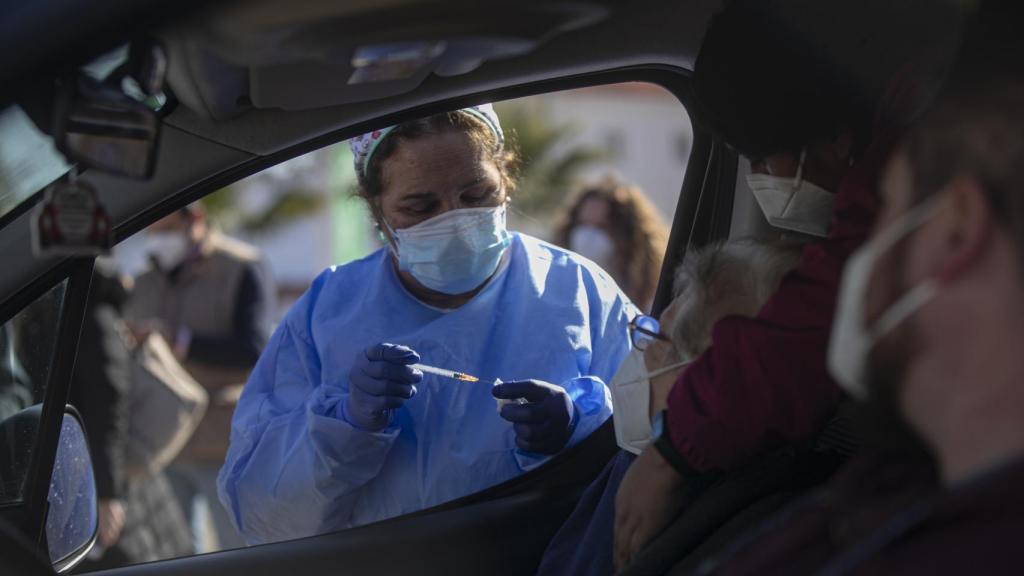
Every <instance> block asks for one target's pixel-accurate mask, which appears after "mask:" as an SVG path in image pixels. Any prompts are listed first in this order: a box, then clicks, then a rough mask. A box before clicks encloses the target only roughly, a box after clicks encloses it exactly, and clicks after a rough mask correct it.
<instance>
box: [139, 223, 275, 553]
mask: <svg viewBox="0 0 1024 576" xmlns="http://www.w3.org/2000/svg"><path fill="white" fill-rule="evenodd" d="M145 242H146V247H147V251H148V253H149V256H150V261H151V267H150V269H149V270H147V271H146V272H144V273H142V274H141V275H140V276H139V277H138V278H136V280H135V290H134V293H133V296H132V298H131V300H130V301H129V304H128V308H127V311H126V318H127V320H128V322H129V326H130V327H131V328H132V331H133V332H135V334H136V336H137V339H138V341H140V342H142V341H144V340H145V336H146V335H147V334H148V333H149V332H153V331H157V332H160V333H161V334H162V335H163V336H164V338H165V339H166V340H167V341H168V342H170V343H171V344H172V345H173V349H174V353H175V355H176V356H178V358H179V359H180V360H181V361H182V365H183V366H184V367H185V369H187V370H188V372H189V373H190V374H191V375H192V377H193V378H195V379H196V381H197V382H199V384H201V385H202V386H203V387H204V388H206V391H207V393H208V394H209V397H210V405H209V407H208V409H207V411H206V415H205V416H204V417H203V419H202V421H201V422H200V424H199V426H198V427H197V428H196V431H195V433H194V434H193V436H192V439H191V440H190V441H189V443H188V444H187V445H186V446H185V448H184V449H183V450H182V452H181V455H180V456H178V458H177V460H175V462H174V463H172V464H171V465H170V466H169V467H168V468H167V475H168V477H169V478H171V481H172V484H173V485H174V487H175V491H176V492H177V494H178V496H179V498H180V500H181V503H182V506H183V507H184V508H185V511H186V514H187V516H188V519H189V523H190V525H191V526H192V530H193V536H194V538H195V541H196V542H195V544H196V551H197V552H209V551H214V550H220V549H226V548H236V547H240V546H244V545H245V543H244V541H243V540H242V539H241V538H240V536H239V535H238V532H237V531H236V530H235V528H234V527H233V526H232V524H231V520H230V519H229V517H228V516H227V514H226V511H225V510H224V509H223V508H222V507H221V506H220V505H219V504H218V498H217V488H216V478H217V473H218V471H219V470H220V467H221V465H222V464H223V463H224V457H225V455H226V454H227V449H228V437H229V434H230V430H231V416H232V413H233V412H234V409H235V404H236V403H237V401H238V397H239V395H240V394H241V390H242V387H243V385H244V384H245V381H246V379H247V378H248V375H249V372H250V370H251V369H252V367H253V365H254V364H255V363H256V360H257V359H258V358H259V355H260V351H261V350H262V349H263V346H264V344H265V343H266V341H267V337H268V333H269V316H268V315H269V313H270V302H271V298H272V296H271V293H270V291H271V289H272V288H271V287H270V286H269V285H268V282H267V275H266V269H265V267H264V263H263V261H262V258H261V256H260V254H259V252H258V251H257V250H256V249H255V248H253V247H251V246H249V245H246V244H243V243H241V242H239V241H237V240H234V239H232V238H228V237H227V236H225V235H224V234H222V233H220V232H218V231H216V230H214V229H212V227H211V226H210V225H209V223H208V222H207V221H206V216H205V213H204V212H203V209H202V208H201V207H200V206H198V205H192V206H189V207H186V208H182V209H180V210H178V211H176V212H174V213H173V214H171V215H170V216H167V217H166V218H164V219H162V220H160V221H159V222H157V223H155V224H153V225H152V226H150V227H149V228H148V229H147V230H146V232H145ZM211 523H212V532H213V533H212V534H211V533H210V532H211V530H210V528H211Z"/></svg>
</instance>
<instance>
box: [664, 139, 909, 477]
mask: <svg viewBox="0 0 1024 576" xmlns="http://www.w3.org/2000/svg"><path fill="white" fill-rule="evenodd" d="M891 141H892V139H891V138H887V139H886V142H885V143H883V144H876V145H874V146H872V147H871V148H870V149H869V150H868V152H867V153H866V154H865V156H864V158H862V159H861V161H860V162H858V163H857V164H856V165H855V166H854V167H853V168H851V170H850V172H849V173H848V174H847V176H846V178H845V179H844V181H843V182H842V184H841V185H840V187H839V189H838V190H837V191H836V197H835V202H834V207H833V220H832V229H831V234H830V235H829V237H828V238H826V239H825V240H823V241H821V242H818V243H815V244H811V245H809V246H806V247H805V248H804V250H803V254H802V257H801V260H800V264H799V266H798V267H797V268H796V269H795V270H794V271H792V272H791V273H789V274H788V275H787V276H786V277H785V278H784V279H783V280H782V284H781V285H780V287H779V289H778V291H777V292H776V293H775V295H774V296H773V297H772V298H771V299H770V300H769V301H768V303H767V304H766V305H765V306H764V308H762V309H761V312H760V313H759V314H758V315H757V316H756V317H755V318H745V317H736V316H734V317H728V318H724V319H722V320H720V321H719V322H718V323H717V324H715V326H714V328H713V330H712V334H711V348H709V349H708V350H707V351H706V352H705V353H704V354H703V355H701V356H700V357H699V358H698V359H697V361H695V362H694V363H693V364H691V365H690V366H689V367H688V368H687V369H686V370H685V371H684V372H683V373H682V374H681V375H680V377H679V380H677V381H676V383H675V385H674V386H673V388H672V391H671V392H670V394H669V397H668V428H669V432H670V434H671V438H672V443H673V445H674V446H675V447H676V450H677V451H678V452H679V454H680V455H682V456H683V458H684V459H685V460H686V462H687V463H688V464H689V465H690V467H691V468H693V470H694V471H696V472H707V471H711V470H729V469H732V468H734V467H736V466H739V465H742V464H744V463H745V462H747V461H748V459H749V458H750V457H751V456H753V455H756V454H759V453H762V452H763V451H765V450H768V449H771V448H773V447H776V446H779V445H781V444H784V443H787V442H793V441H800V440H806V439H808V438H809V437H812V436H813V434H814V433H815V432H816V431H817V430H819V429H820V427H821V426H822V425H823V424H824V423H825V421H826V420H827V418H828V417H829V415H830V414H831V413H832V412H833V410H834V409H835V405H836V402H837V401H838V399H839V389H838V388H837V386H836V384H835V383H834V382H833V380H832V378H831V377H830V376H829V374H828V371H827V369H826V366H825V358H826V351H827V349H828V339H829V332H830V327H831V323H832V315H833V312H834V310H835V305H836V293H837V291H838V288H839V279H840V275H841V273H842V270H843V264H844V263H845V262H846V259H847V257H848V256H849V255H850V253H851V252H852V251H853V250H855V249H856V248H857V247H858V246H859V245H860V244H861V243H862V242H863V241H864V240H865V238H866V237H867V235H868V233H869V232H870V229H871V225H872V223H873V220H874V215H875V212H876V210H877V204H878V196H877V192H876V185H877V180H878V176H879V172H880V170H881V169H882V167H883V166H884V162H885V159H886V158H887V156H888V152H889V150H890V149H891V146H890V145H889V144H888V142H891Z"/></svg>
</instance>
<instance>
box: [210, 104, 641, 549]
mask: <svg viewBox="0 0 1024 576" xmlns="http://www.w3.org/2000/svg"><path fill="white" fill-rule="evenodd" d="M351 146H352V150H353V156H354V160H355V166H356V172H357V176H358V179H359V193H360V195H361V196H362V197H363V198H364V199H365V200H366V202H367V205H368V207H369V209H370V212H371V214H372V216H373V218H374V221H375V223H376V224H377V225H378V227H379V230H380V233H381V236H382V238H383V240H384V242H385V247H384V248H382V249H380V250H378V251H376V252H374V253H372V254H371V255H369V256H367V257H366V258H363V259H361V260H357V261H355V262H351V263H349V264H345V265H343V266H337V267H334V268H331V269H329V270H327V271H325V272H324V273H323V274H321V275H320V276H319V277H318V278H317V279H316V280H315V281H314V282H313V284H312V286H311V287H310V289H309V291H308V292H307V293H306V294H305V295H303V296H302V297H301V298H300V299H299V301H298V302H297V303H296V304H295V306H294V307H293V308H292V309H291V310H290V311H289V312H288V314H287V315H286V317H285V319H284V321H283V322H282V323H281V325H280V327H279V328H278V330H277V331H276V333H275V334H274V335H273V337H272V338H271V341H270V343H269V345H268V347H267V349H266V351H265V352H264V354H263V356H262V357H261V358H260V361H259V364H258V365H257V367H256V370H255V371H254V373H253V376H252V378H251V379H250V380H249V383H248V384H247V386H246V389H245V391H244V392H243V394H242V398H241V400H240V402H239V405H238V410H237V411H236V413H235V418H234V422H233V427H232V437H231V450H230V452H229V454H228V459H227V462H226V463H225V465H224V468H223V470H222V472H221V476H220V479H219V485H220V493H221V498H222V501H223V503H224V504H225V506H227V507H228V509H229V510H230V511H231V514H232V516H233V518H234V520H235V522H236V523H237V525H238V527H239V529H240V530H241V531H242V533H243V534H244V535H245V536H246V538H247V539H248V540H249V542H251V543H258V542H270V541H276V540H282V539H288V538H298V537H303V536H309V535H312V534H319V533H324V532H330V531H334V530H340V529H344V528H348V527H350V526H356V525H361V524H366V523H369V522H374V521H377V520H381V519H384V518H388V517H393V516H398V515H401V514H406V513H409V512H414V511H417V510H420V509H423V508H427V507H430V506H434V505H437V504H441V503H443V502H446V501H450V500H453V499H455V498H459V497H461V496H465V495H467V494H471V493H474V492H477V491H479V490H482V489H484V488H487V487H489V486H493V485H495V484H498V483H501V482H503V481H506V480H509V479H512V478H514V477H515V476H517V475H519V474H522V473H523V472H525V471H527V470H530V469H532V468H535V467H536V466H538V465H540V464H542V463H543V462H545V461H546V459H547V458H549V457H550V455H552V454H554V453H557V452H559V451H560V450H562V449H563V448H565V447H566V446H571V445H573V444H576V443H578V442H580V441H581V440H583V439H584V438H586V437H587V436H588V435H589V434H590V433H591V432H593V431H594V430H596V429H597V428H598V427H599V426H600V425H601V424H602V423H604V422H605V421H606V420H607V419H608V418H609V417H610V415H611V402H610V398H609V397H610V395H609V391H608V388H607V386H606V382H609V381H610V379H611V377H612V375H613V374H614V373H615V370H616V368H617V367H618V365H619V363H620V362H621V360H622V358H623V357H624V356H625V355H626V353H627V352H628V350H629V333H628V329H627V326H628V323H629V321H630V319H632V318H633V317H634V316H635V315H636V311H635V308H634V306H633V305H632V304H631V303H630V301H629V299H628V298H627V297H626V296H625V295H623V294H622V293H621V292H620V291H619V289H618V288H617V287H616V285H615V282H614V281H613V280H612V279H611V278H610V277H609V276H608V275H607V274H606V273H605V272H603V271H602V270H600V269H599V268H598V267H597V266H596V265H594V264H593V263H592V262H589V261H587V260H585V259H582V258H580V257H578V256H576V255H575V254H573V253H571V252H568V251H566V250H562V249H560V248H557V247H555V246H552V245H550V244H547V243H545V242H542V241H539V240H536V239H534V238H531V237H529V236H527V235H525V234H519V233H515V232H511V231H509V230H507V228H506V224H505V223H506V214H507V210H508V205H509V202H510V201H511V200H513V199H514V192H515V185H516V181H515V178H514V170H513V168H514V166H515V164H516V162H517V157H516V154H515V153H514V151H513V150H512V149H511V148H510V147H509V146H507V145H506V143H505V138H504V134H503V132H502V130H501V125H500V123H499V120H498V116H497V115H496V114H495V112H494V109H493V108H492V107H491V106H490V105H482V106H474V107H471V108H465V109H462V110H458V111H455V112H450V113H442V114H436V115H433V116H429V117H426V118H422V119H418V120H413V121H410V122H406V123H404V124H400V125H398V126H394V127H390V128H386V129H383V130H377V131H374V132H371V133H369V134H365V135H363V136H361V137H358V138H355V139H353V140H352V141H351ZM417 363H421V364H424V365H429V366H433V367H440V368H445V369H454V370H458V371H460V372H465V373H468V374H471V375H473V376H475V377H477V378H479V379H480V380H479V381H478V382H465V381H456V380H452V379H449V378H444V377H441V376H438V375H435V374H433V373H426V374H425V373H424V371H422V370H420V369H418V368H416V367H415V366H412V365H413V364H417ZM498 379H500V380H502V381H503V383H501V384H496V385H493V386H492V383H494V382H495V381H496V380H498ZM510 400H512V401H513V402H511V403H509V402H508V401H510ZM499 401H500V408H496V406H499Z"/></svg>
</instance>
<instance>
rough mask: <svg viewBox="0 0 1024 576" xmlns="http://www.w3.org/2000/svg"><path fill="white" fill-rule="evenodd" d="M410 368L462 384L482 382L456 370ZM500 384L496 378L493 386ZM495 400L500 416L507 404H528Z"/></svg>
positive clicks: (413, 366)
mask: <svg viewBox="0 0 1024 576" xmlns="http://www.w3.org/2000/svg"><path fill="white" fill-rule="evenodd" d="M409 367H410V368H415V369H416V370H419V371H420V372H424V373H426V374H433V375H435V376H443V377H445V378H451V379H452V380H458V381H460V382H479V381H480V379H479V378H477V377H476V376H472V375H470V374H466V373H465V372H458V371H456V370H448V369H445V368H438V367H436V366H429V365H427V364H420V363H416V364H410V365H409ZM498 384H501V378H496V379H495V380H494V383H493V384H492V386H497V385H498ZM495 400H496V401H497V402H498V414H499V415H500V414H501V407H502V406H504V405H506V404H526V403H527V400H526V398H516V399H515V400H505V399H503V398H495Z"/></svg>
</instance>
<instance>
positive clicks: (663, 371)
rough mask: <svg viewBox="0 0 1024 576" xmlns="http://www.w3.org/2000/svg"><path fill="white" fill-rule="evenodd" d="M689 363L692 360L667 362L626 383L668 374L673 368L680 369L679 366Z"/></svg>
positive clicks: (691, 362)
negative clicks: (665, 364) (667, 363)
mask: <svg viewBox="0 0 1024 576" xmlns="http://www.w3.org/2000/svg"><path fill="white" fill-rule="evenodd" d="M689 364H693V360H686V361H684V362H676V363H675V364H669V365H668V366H663V367H661V368H658V369H657V370H655V371H654V372H647V373H645V374H644V375H643V376H641V377H640V378H637V379H635V380H630V381H629V382H626V384H627V385H628V384H636V383H638V382H640V381H641V380H645V379H646V380H650V379H651V378H657V377H658V376H661V375H662V374H668V373H669V372H671V371H673V370H678V369H680V368H682V367H684V366H687V365H689Z"/></svg>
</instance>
